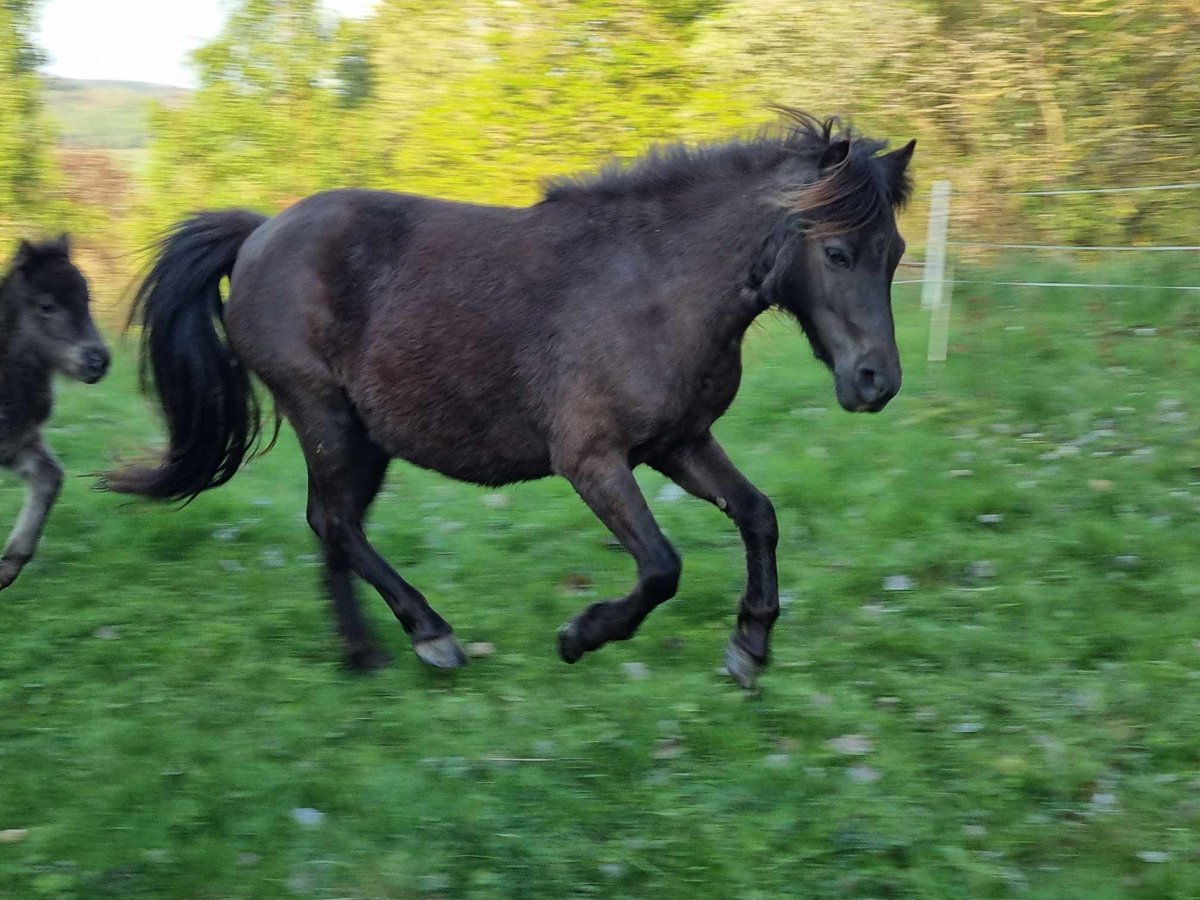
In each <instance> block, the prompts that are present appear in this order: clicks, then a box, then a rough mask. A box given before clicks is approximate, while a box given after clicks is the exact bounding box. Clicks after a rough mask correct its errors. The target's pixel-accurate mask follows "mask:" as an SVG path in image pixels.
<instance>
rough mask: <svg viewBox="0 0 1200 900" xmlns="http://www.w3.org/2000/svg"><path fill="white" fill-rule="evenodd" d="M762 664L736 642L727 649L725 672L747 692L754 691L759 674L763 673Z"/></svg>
mask: <svg viewBox="0 0 1200 900" xmlns="http://www.w3.org/2000/svg"><path fill="white" fill-rule="evenodd" d="M762 668H763V666H762V663H760V662H759V661H758V660H757V659H755V658H754V657H753V656H751V655H750V654H749V653H747V652H746V651H745V650H743V649H742V648H741V647H739V646H738V645H737V643H736V642H734V641H730V642H729V646H728V647H727V648H726V649H725V670H726V671H727V672H728V673H729V677H730V678H732V679H733V680H734V681H736V682H737V683H738V685H739V686H740V687H742V688H744V689H745V690H747V691H750V690H753V689H754V682H755V681H756V680H757V679H758V673H759V672H761V671H762Z"/></svg>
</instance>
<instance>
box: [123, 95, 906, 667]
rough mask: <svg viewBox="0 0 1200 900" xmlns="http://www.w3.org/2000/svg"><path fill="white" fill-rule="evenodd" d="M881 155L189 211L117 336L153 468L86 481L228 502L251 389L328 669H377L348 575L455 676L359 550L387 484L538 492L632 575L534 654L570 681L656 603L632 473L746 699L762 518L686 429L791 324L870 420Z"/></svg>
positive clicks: (876, 347) (881, 359) (421, 614)
mask: <svg viewBox="0 0 1200 900" xmlns="http://www.w3.org/2000/svg"><path fill="white" fill-rule="evenodd" d="M885 146H886V145H885V144H884V143H882V142H880V141H874V140H869V139H867V138H864V137H861V136H859V135H857V134H855V133H853V132H851V131H849V130H848V129H842V127H841V126H840V125H839V123H838V122H837V121H836V120H829V121H826V122H819V121H818V120H816V119H814V118H812V117H811V116H808V115H806V114H803V113H799V112H789V113H788V114H787V122H786V127H785V128H784V129H783V130H782V131H780V132H778V133H767V132H764V133H763V134H761V135H759V136H758V137H757V138H754V139H751V140H746V141H734V142H730V143H726V144H722V145H717V146H711V147H706V148H702V149H698V150H693V149H684V148H673V149H668V150H662V151H656V152H652V153H651V154H650V155H648V156H647V157H645V158H644V159H642V160H640V161H639V162H636V163H634V164H633V165H632V166H630V167H629V168H626V169H621V168H610V169H608V170H606V171H604V172H603V173H601V174H600V175H599V176H597V177H593V178H585V179H580V180H572V181H565V182H560V183H558V184H557V185H555V186H553V187H551V188H550V190H549V191H548V192H547V194H546V197H545V199H544V200H543V201H542V202H540V203H537V204H535V205H534V206H531V207H528V208H523V209H513V208H501V207H488V206H475V205H470V204H463V203H449V202H445V201H441V200H433V199H428V198H425V197H416V196H408V195H402V194H389V193H380V192H373V191H361V190H343V191H331V192H328V193H322V194H317V195H315V196H313V197H310V198H308V199H307V200H304V201H302V202H300V203H298V204H297V205H295V206H293V207H291V208H290V209H288V210H287V211H286V212H284V213H282V214H280V215H279V216H277V217H275V218H274V219H270V220H268V219H266V218H265V217H263V216H260V215H257V214H255V213H251V212H245V211H237V210H231V211H227V212H208V213H200V214H197V215H195V216H193V217H192V218H190V219H188V220H186V221H184V222H182V223H180V224H179V225H178V226H176V228H175V229H174V230H173V231H172V232H171V233H170V234H169V235H168V236H167V237H166V238H165V239H164V240H163V242H162V244H161V247H160V250H159V256H158V259H157V262H156V263H155V265H154V267H153V269H152V270H151V272H150V273H149V276H148V277H147V279H146V281H145V283H144V284H143V285H142V287H141V290H140V292H139V295H138V305H137V308H136V311H135V315H136V317H137V319H138V320H139V321H140V323H141V324H142V326H143V328H144V340H145V346H144V356H143V362H144V367H145V374H146V376H147V378H148V380H149V382H150V383H151V384H152V386H153V387H154V388H155V389H156V390H157V392H158V396H159V398H160V399H161V401H162V405H163V409H164V411H165V414H166V420H167V426H168V429H169V432H170V446H169V449H168V450H167V453H166V456H165V458H164V459H163V460H162V462H161V464H159V465H157V466H154V467H152V468H139V467H133V468H128V469H125V470H123V471H119V472H114V473H111V474H110V476H109V483H110V485H111V486H112V487H113V488H114V489H115V490H119V491H126V492H131V493H138V494H143V495H145V496H148V497H154V498H161V499H187V498H191V497H194V496H196V495H197V494H198V493H200V492H201V491H203V490H206V489H208V488H211V487H216V486H217V485H220V484H223V483H225V482H226V481H228V480H229V479H230V478H231V477H232V476H233V474H234V473H235V472H236V471H237V469H238V467H239V466H240V465H241V463H242V461H243V459H244V458H245V457H246V454H247V453H248V451H249V450H250V448H251V445H252V444H253V442H254V440H255V438H256V437H257V435H258V432H259V429H260V418H259V414H258V408H257V405H256V403H255V401H254V397H253V393H252V391H251V385H250V375H251V373H253V374H254V375H257V376H258V377H259V378H261V379H262V381H263V383H264V384H265V385H266V386H267V388H268V389H269V390H270V392H271V394H272V395H273V396H274V398H275V401H276V404H277V409H278V410H279V411H280V412H281V413H282V415H284V416H286V417H287V418H288V420H289V421H290V422H291V423H292V425H293V427H294V428H295V429H296V432H297V434H298V435H299V438H300V443H301V446H302V447H303V450H304V455H305V459H306V461H307V463H308V479H309V495H308V519H309V522H310V523H311V525H312V528H313V530H314V531H315V532H316V534H317V536H318V538H319V539H320V541H321V546H322V548H323V550H324V554H325V563H326V577H327V584H328V589H329V592H330V594H331V595H332V599H333V604H334V609H335V611H336V613H337V620H338V624H339V626H340V630H341V632H342V635H343V637H344V638H345V640H346V644H347V651H348V655H349V660H350V662H351V663H352V664H353V665H355V666H358V667H371V666H375V665H377V664H380V663H381V662H382V661H383V657H382V655H381V654H380V653H379V652H378V651H377V649H376V648H375V646H374V643H373V641H372V640H371V638H370V635H369V634H368V631H367V627H366V625H365V623H364V621H363V619H362V616H361V613H360V611H359V609H358V605H357V603H356V601H355V598H354V594H353V588H352V585H351V573H355V574H357V575H359V576H360V577H362V578H363V579H365V580H366V581H367V582H369V583H370V584H371V585H372V586H373V587H374V588H375V589H376V590H378V591H379V593H380V594H381V595H382V596H383V598H384V599H385V600H386V601H387V603H388V605H389V606H390V607H391V608H392V611H393V612H394V613H395V615H396V617H397V618H398V619H399V620H400V622H401V624H402V625H403V626H404V628H405V630H406V631H407V632H408V633H409V635H410V636H411V639H412V641H413V645H414V648H415V650H416V652H417V654H418V655H419V656H420V658H421V659H422V660H424V661H425V662H426V663H429V664H431V665H435V666H459V665H462V664H463V663H464V662H465V661H466V660H465V657H464V655H463V652H462V650H461V649H460V647H459V645H458V643H457V642H456V641H455V639H454V636H453V634H452V631H451V628H450V626H449V625H448V624H447V623H446V621H445V620H444V619H443V618H442V617H441V616H439V615H438V614H437V613H436V612H435V611H434V610H433V609H432V608H431V607H430V606H429V604H428V603H427V602H426V600H425V597H424V596H423V595H422V594H421V593H420V592H419V591H418V590H417V589H416V588H415V587H413V586H412V585H411V584H409V583H408V582H407V581H405V580H404V579H403V578H402V577H401V576H400V575H399V574H398V573H397V572H396V571H395V570H394V569H392V567H391V566H389V565H388V564H387V562H385V561H384V559H383V557H381V556H380V555H379V553H378V552H377V551H376V550H375V548H374V547H372V546H371V544H370V543H369V542H368V541H367V538H366V535H365V534H364V532H363V518H364V516H365V514H366V511H367V509H368V507H369V506H370V504H371V501H372V500H373V499H374V498H375V495H376V493H377V492H378V490H379V486H380V484H381V482H382V480H383V477H384V471H385V470H386V468H387V465H388V461H389V460H390V459H392V458H394V457H401V458H403V459H406V460H409V461H410V462H413V463H415V464H417V465H419V466H424V467H427V468H430V469H435V470H437V471H439V472H442V473H444V474H446V475H449V476H451V477H453V478H458V479H462V480H465V481H471V482H475V483H478V484H488V485H500V484H505V483H509V482H514V481H522V480H526V479H533V478H541V477H543V476H546V475H552V474H553V475H561V476H562V477H564V478H566V479H568V480H569V481H570V482H571V484H572V485H573V486H574V487H575V489H576V490H577V491H578V493H579V495H580V496H581V497H582V498H583V500H584V502H585V503H587V504H588V506H590V507H591V509H592V510H593V512H594V513H595V514H596V516H597V517H598V518H599V519H600V520H601V521H602V522H603V523H604V524H605V525H606V526H607V527H608V528H609V529H610V530H611V531H612V532H613V534H615V535H616V537H617V538H618V539H619V540H620V541H621V543H622V544H623V545H624V547H625V548H626V549H627V550H628V551H629V552H630V553H631V554H632V555H633V557H634V559H635V560H636V562H637V572H638V578H637V583H636V585H635V586H634V588H633V590H632V591H631V592H630V593H629V594H628V595H627V596H625V597H623V598H621V599H617V600H610V601H607V602H603V603H595V604H593V605H591V606H590V607H588V608H587V609H586V610H584V611H583V612H582V613H581V614H580V615H579V616H578V617H576V618H575V619H574V620H573V621H571V622H569V623H568V624H567V625H565V626H564V627H563V628H562V629H561V630H560V632H559V652H560V654H561V655H562V657H563V658H564V659H565V660H566V661H567V662H574V661H576V660H578V659H579V658H580V657H581V656H582V655H583V654H584V653H586V652H588V651H591V650H595V649H597V648H599V647H600V646H602V645H603V644H605V643H607V642H608V641H613V640H624V639H626V638H629V637H631V636H632V635H633V633H634V631H635V630H636V629H637V627H638V625H639V624H640V623H641V622H642V620H643V619H644V618H645V617H646V615H647V614H648V613H649V612H650V611H651V610H652V609H653V608H654V607H655V606H657V605H658V604H660V603H662V602H663V601H665V600H667V599H669V598H670V597H671V596H673V595H674V594H675V590H676V585H677V583H678V581H679V575H680V559H679V556H678V554H677V553H676V552H675V550H674V548H673V547H672V546H671V544H670V543H669V542H668V541H667V539H666V538H665V537H664V536H663V534H662V532H661V531H660V530H659V528H658V525H657V524H656V523H655V521H654V517H653V516H652V515H651V513H650V510H649V508H648V507H647V505H646V501H645V499H644V498H643V496H642V494H641V492H640V490H639V489H638V485H637V482H636V481H635V480H634V477H633V471H632V470H633V468H634V467H635V466H637V465H639V464H642V463H647V464H649V465H651V466H653V467H655V468H657V469H659V470H660V471H662V472H663V473H665V474H666V475H667V476H669V477H670V478H672V479H674V480H675V481H676V482H677V483H678V484H679V485H680V486H681V487H683V488H684V489H685V490H687V491H689V492H690V493H692V494H694V495H696V496H697V497H701V498H703V499H705V500H708V501H710V502H712V503H714V504H716V505H717V506H719V507H720V508H721V509H722V510H724V511H725V512H726V513H727V514H728V515H729V516H730V517H731V518H732V519H733V520H734V522H735V523H736V524H737V526H738V528H739V529H740V531H741V534H742V537H743V539H744V542H745V545H746V554H747V570H748V573H747V583H746V591H745V594H744V596H743V597H742V601H741V605H740V608H739V612H738V625H737V630H736V631H735V633H734V635H733V639H732V641H731V643H730V647H729V652H728V654H727V663H728V668H729V671H730V672H731V673H732V675H733V676H734V677H735V678H736V679H737V680H738V681H739V682H741V683H742V684H750V683H751V682H752V680H753V679H754V677H755V674H756V673H757V671H758V670H759V668H760V667H761V666H762V665H763V664H764V663H765V662H766V659H767V652H768V642H769V635H770V630H771V626H772V624H773V623H774V621H775V619H776V617H777V615H778V612H779V604H778V589H777V583H776V570H775V545H776V541H777V532H776V523H775V513H774V510H773V509H772V507H771V503H770V501H769V500H768V499H767V498H766V497H765V496H763V494H762V493H760V492H759V491H758V490H757V489H756V488H755V487H754V486H753V485H751V484H750V483H749V482H748V481H747V480H746V479H745V477H743V476H742V474H741V473H740V472H739V471H738V470H737V469H736V468H735V467H734V466H733V464H732V463H731V462H730V461H729V458H728V457H727V456H726V455H725V451H724V450H722V449H721V447H720V446H719V445H718V444H717V442H716V441H715V440H714V438H713V436H712V433H711V431H710V428H711V426H712V424H713V422H715V421H716V420H717V419H718V418H719V417H720V416H721V414H722V413H724V412H725V410H726V409H727V408H728V407H729V405H730V403H732V402H733V398H734V395H735V394H736V393H737V389H738V382H739V379H740V376H741V344H742V337H743V335H744V334H745V332H746V328H747V327H748V326H749V324H750V323H751V321H753V320H754V318H755V317H756V316H758V315H759V314H760V313H762V312H763V311H764V310H766V309H768V308H770V307H778V308H781V309H784V310H787V311H788V312H790V313H792V314H794V315H795V316H796V318H797V319H799V321H800V323H801V325H802V326H803V327H804V330H805V332H806V333H807V335H808V337H809V340H810V341H811V343H812V347H813V350H814V351H815V353H816V355H817V357H818V358H819V359H820V360H821V361H822V362H824V363H825V364H826V365H827V366H829V367H830V368H831V369H832V370H833V374H834V382H835V386H836V390H837V397H838V400H839V401H840V403H841V404H842V406H844V407H845V408H846V409H848V410H855V411H859V410H861V411H871V412H874V411H877V410H880V409H883V407H884V406H885V405H886V404H887V402H888V401H889V400H890V399H891V398H892V397H893V396H894V395H895V393H896V392H897V391H898V390H899V389H900V360H899V355H898V352H897V349H896V342H895V335H894V329H893V323H892V311H891V299H890V287H891V280H892V275H893V273H894V271H895V268H896V265H897V263H898V262H899V260H900V257H901V255H902V254H903V253H904V241H903V240H902V239H901V237H900V235H899V233H898V232H897V230H896V223H895V216H894V209H895V208H896V207H897V206H898V205H899V204H901V203H903V202H904V201H905V199H906V198H907V196H908V194H909V190H910V186H909V180H908V177H907V175H906V169H907V166H908V162H909V159H910V157H911V155H912V151H913V144H912V143H909V144H908V145H906V146H905V147H903V148H902V149H900V150H897V151H894V152H892V153H888V154H885V155H880V151H882V150H883V149H884V148H885ZM226 276H228V277H229V278H230V291H229V297H228V300H227V301H226V302H224V303H223V302H222V298H221V293H220V284H221V281H222V279H223V278H225V277H226ZM222 331H223V333H224V336H223V337H222Z"/></svg>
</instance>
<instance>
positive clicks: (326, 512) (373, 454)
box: [277, 386, 467, 668]
mask: <svg viewBox="0 0 1200 900" xmlns="http://www.w3.org/2000/svg"><path fill="white" fill-rule="evenodd" d="M277 396H279V399H280V402H281V404H282V406H283V408H284V409H285V410H286V411H287V414H288V418H289V419H290V420H291V422H292V425H293V427H294V428H295V429H296V433H297V435H299V437H300V444H301V446H302V447H303V449H304V456H305V459H306V460H307V461H308V476H309V506H308V511H309V524H310V525H311V526H312V529H313V531H314V532H316V534H317V537H318V538H320V540H321V544H322V546H323V547H324V548H325V554H326V560H327V561H329V560H332V565H331V567H330V579H331V591H333V590H336V591H339V592H341V593H335V594H334V604H335V609H336V610H337V611H338V615H339V621H340V623H341V625H342V627H343V628H345V627H346V626H347V625H349V626H350V627H351V628H352V629H354V630H353V631H352V632H351V634H352V635H355V634H359V635H361V634H362V633H365V623H362V622H361V618H360V617H359V614H358V612H357V610H356V609H355V608H354V605H353V603H352V602H347V597H348V596H349V598H350V601H352V600H353V597H352V595H349V592H344V591H343V588H344V587H345V583H344V582H343V575H342V574H341V569H342V566H343V565H348V566H349V568H350V569H351V570H352V571H354V572H355V573H356V574H357V575H358V576H359V577H361V578H362V579H363V580H365V581H366V582H367V583H368V584H370V585H371V586H372V587H374V588H375V590H377V591H379V593H380V595H381V596H382V597H383V599H384V601H385V602H386V603H387V605H388V606H389V607H390V608H391V610H392V613H393V614H394V615H395V616H396V618H397V619H399V620H400V624H401V625H402V626H404V630H405V631H406V632H408V634H409V636H410V637H411V639H412V642H413V649H415V650H416V652H417V656H419V657H420V658H421V660H422V662H425V663H428V664H429V665H431V666H437V667H438V668H457V667H458V666H464V665H466V663H467V657H466V654H465V653H463V651H462V648H461V647H460V646H459V645H458V641H456V640H455V639H454V633H453V629H451V628H450V626H449V624H447V622H446V620H445V619H443V618H442V617H441V616H439V615H438V614H437V613H436V612H434V610H433V609H432V608H431V607H430V606H429V603H428V602H426V600H425V598H424V596H422V594H421V592H420V591H418V590H417V589H416V588H414V587H413V586H412V585H411V584H409V583H408V582H407V581H405V580H404V579H403V578H401V577H400V575H399V574H397V572H396V570H395V569H393V568H392V567H391V566H389V565H388V564H387V561H386V560H384V558H383V557H382V556H380V555H379V552H378V551H377V550H376V549H375V548H374V547H372V546H371V544H370V542H369V541H368V540H367V536H366V534H365V533H364V532H363V526H362V520H363V513H364V511H365V508H366V504H365V503H364V502H362V499H361V498H362V497H364V496H366V494H367V493H368V491H367V490H366V488H368V487H370V486H371V485H370V483H369V481H368V480H367V479H365V478H363V477H361V476H359V475H358V474H357V472H358V469H359V467H360V466H361V465H363V464H364V463H366V464H367V465H368V466H371V465H378V455H379V454H382V452H383V451H382V450H380V449H379V447H377V446H376V445H375V444H374V443H373V442H371V441H370V440H369V438H367V436H366V434H365V430H364V428H363V425H362V422H361V421H360V420H359V418H358V416H357V415H356V414H355V413H354V410H353V409H352V408H351V406H350V403H349V401H348V400H347V399H346V398H345V396H344V395H343V394H342V393H341V391H340V390H337V389H333V388H330V389H327V390H319V389H314V388H312V386H309V390H308V391H306V392H305V394H304V396H303V397H297V396H292V395H282V396H280V395H279V394H277ZM381 475H382V473H380V476H379V477H381ZM374 488H375V490H377V489H378V483H376V484H375V485H374ZM370 493H371V495H372V496H373V495H374V491H371V492H370ZM360 625H362V627H361V628H360V627H359V626H360Z"/></svg>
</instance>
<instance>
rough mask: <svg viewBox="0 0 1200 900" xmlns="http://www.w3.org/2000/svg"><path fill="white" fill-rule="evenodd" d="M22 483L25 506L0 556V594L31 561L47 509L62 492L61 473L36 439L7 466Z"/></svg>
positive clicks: (50, 454)
mask: <svg viewBox="0 0 1200 900" xmlns="http://www.w3.org/2000/svg"><path fill="white" fill-rule="evenodd" d="M10 468H12V470H13V471H14V472H16V473H17V474H18V475H19V476H21V478H22V479H24V481H25V485H26V493H25V503H24V505H22V507H21V512H20V514H19V515H18V516H17V523H16V525H14V526H13V530H12V533H11V534H10V535H9V536H8V542H7V543H6V544H5V545H4V553H3V555H0V590H3V589H4V588H6V587H8V586H9V585H10V584H12V583H13V582H14V581H16V578H17V576H18V575H19V574H21V570H22V569H23V568H25V564H26V563H27V562H29V560H30V559H31V558H32V557H33V551H34V550H35V549H37V544H38V539H39V538H40V537H41V536H42V528H43V527H44V526H45V524H46V518H47V517H48V516H49V515H50V508H51V507H52V506H53V505H54V501H55V500H56V499H58V493H59V491H60V490H62V482H63V470H62V466H60V465H59V464H58V460H56V459H55V458H54V454H53V453H51V452H50V448H49V447H47V446H46V445H45V444H44V443H43V442H42V440H41V438H40V437H37V438H34V440H33V441H31V442H30V444H29V445H28V446H27V447H25V448H23V449H22V450H21V451H20V452H19V453H18V454H17V456H16V457H15V458H14V459H13V461H12V463H11V464H10Z"/></svg>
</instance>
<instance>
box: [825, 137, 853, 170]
mask: <svg viewBox="0 0 1200 900" xmlns="http://www.w3.org/2000/svg"><path fill="white" fill-rule="evenodd" d="M849 155H850V142H849V141H848V140H846V139H844V138H843V139H841V140H837V141H833V142H832V143H830V145H829V146H828V147H826V148H825V150H824V152H822V153H821V158H820V159H819V160H817V168H818V169H820V170H821V171H822V172H824V171H827V170H828V169H832V168H834V167H835V166H840V165H841V164H842V163H844V162H845V161H846V157H848V156H849Z"/></svg>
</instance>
